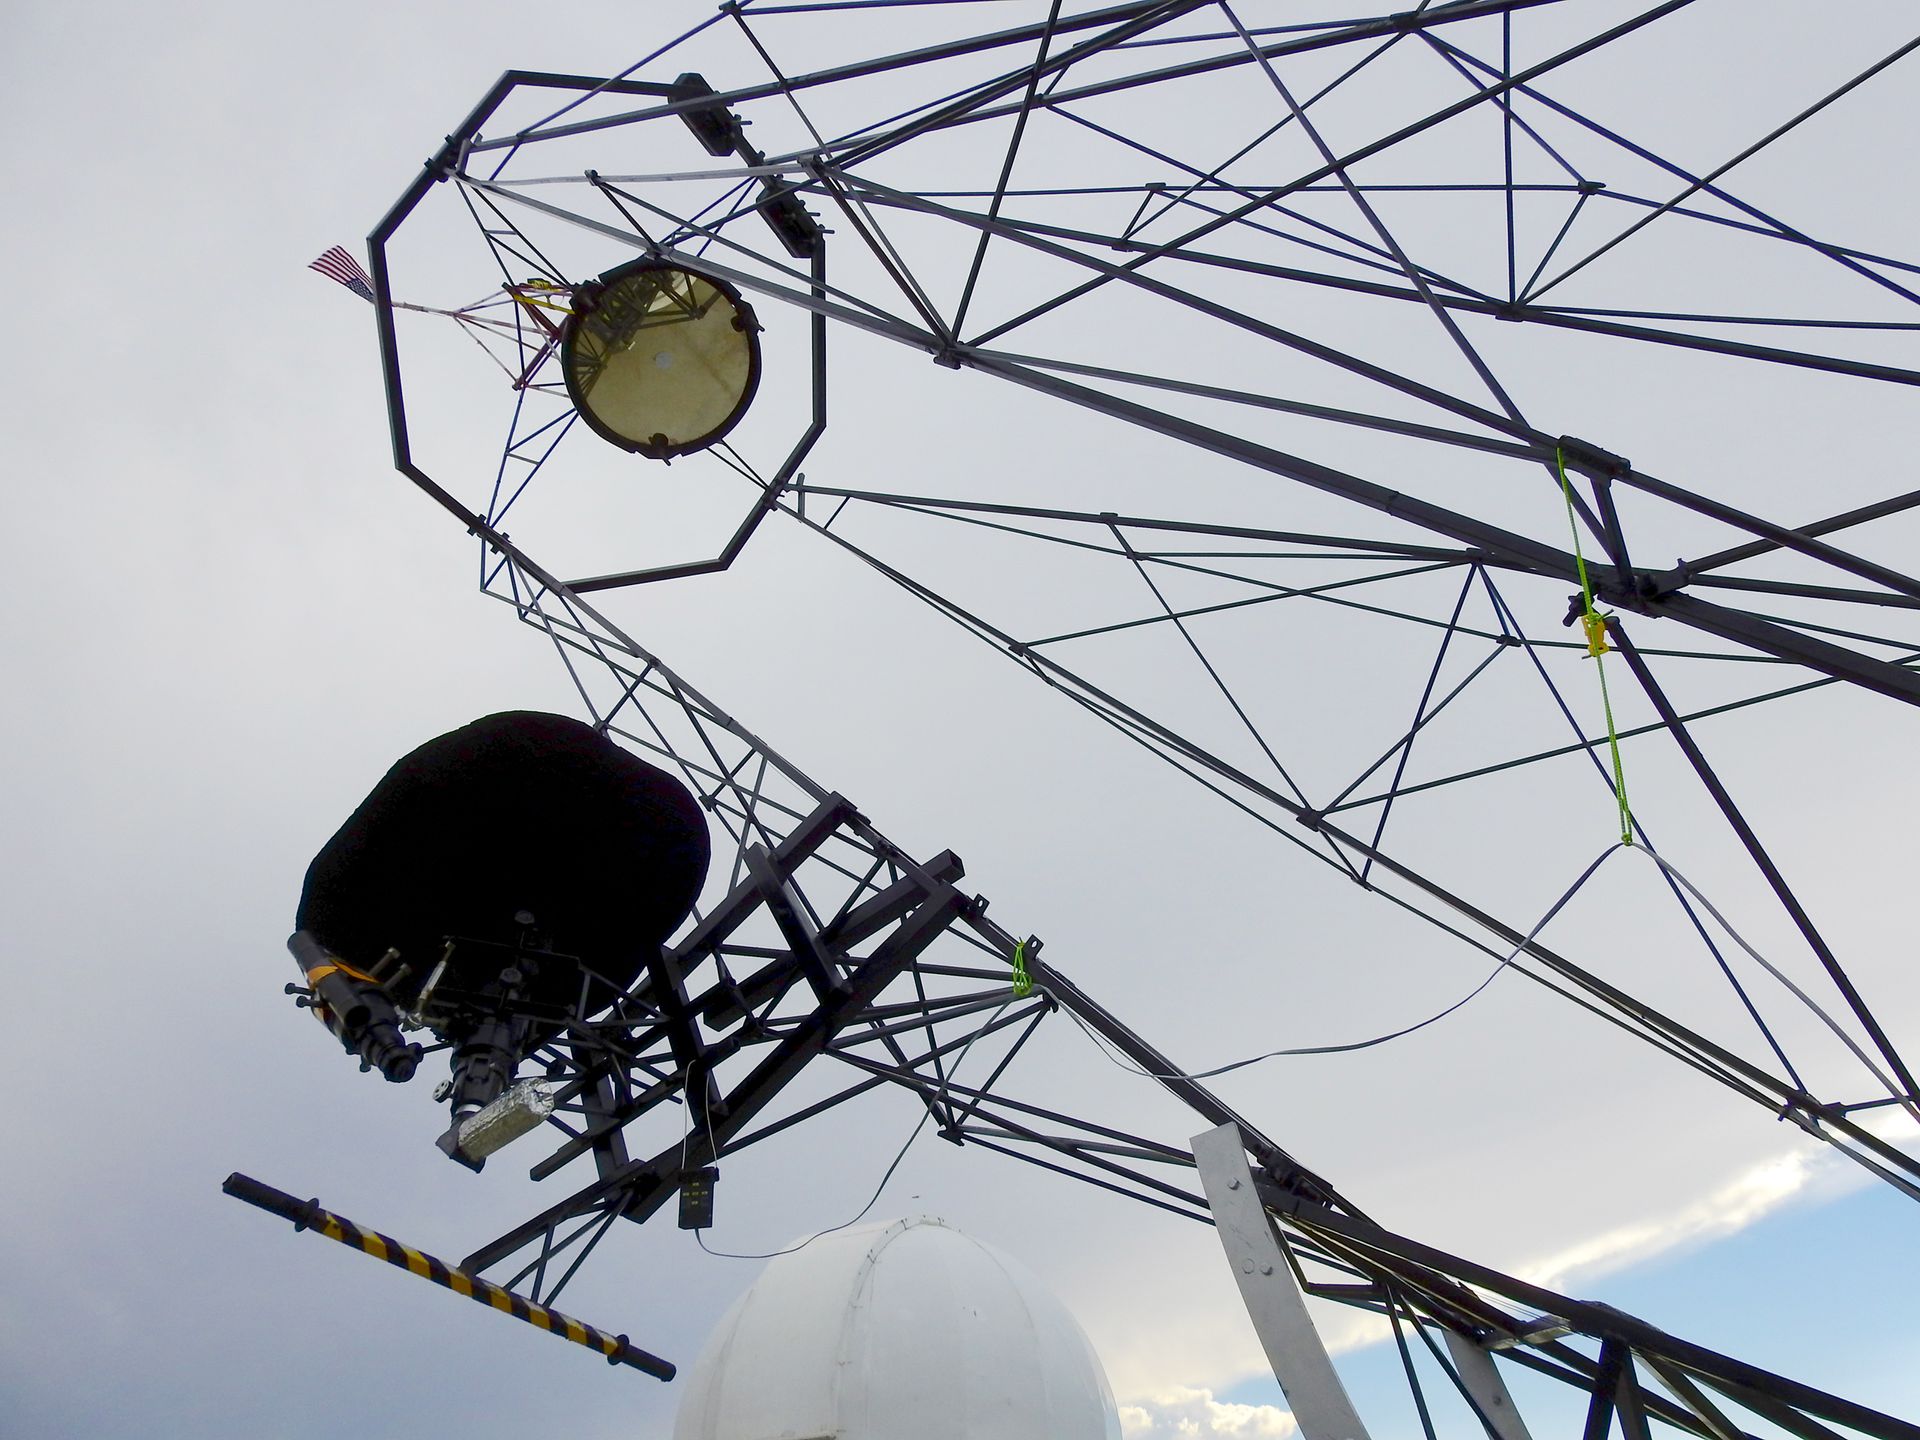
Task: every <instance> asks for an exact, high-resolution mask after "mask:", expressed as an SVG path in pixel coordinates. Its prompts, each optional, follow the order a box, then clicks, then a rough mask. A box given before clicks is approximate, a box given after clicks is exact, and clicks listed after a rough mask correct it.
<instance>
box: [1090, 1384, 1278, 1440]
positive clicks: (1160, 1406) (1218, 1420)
mask: <svg viewBox="0 0 1920 1440" xmlns="http://www.w3.org/2000/svg"><path fill="white" fill-rule="evenodd" d="M1120 1428H1121V1429H1122V1430H1123V1431H1124V1432H1125V1434H1126V1437H1127V1440H1214V1437H1223V1440H1260V1437H1265V1440H1285V1437H1287V1436H1290V1435H1292V1434H1293V1432H1294V1423H1293V1416H1292V1415H1291V1414H1289V1413H1288V1412H1287V1411H1285V1410H1282V1409H1280V1407H1279V1406H1277V1405H1231V1404H1226V1403H1223V1402H1221V1401H1219V1400H1216V1399H1214V1398H1213V1392H1212V1391H1211V1390H1195V1389H1193V1388H1191V1387H1190V1386H1186V1385H1176V1386H1173V1387H1172V1388H1171V1389H1168V1390H1164V1391H1161V1392H1160V1393H1159V1394H1157V1395H1154V1396H1152V1397H1150V1398H1148V1399H1144V1400H1135V1401H1132V1402H1130V1403H1128V1404H1125V1405H1122V1406H1121V1407H1120Z"/></svg>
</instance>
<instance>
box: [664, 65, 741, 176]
mask: <svg viewBox="0 0 1920 1440" xmlns="http://www.w3.org/2000/svg"><path fill="white" fill-rule="evenodd" d="M713 93H714V89H713V86H711V85H709V84H708V83H707V80H706V77H705V76H704V75H700V74H697V73H695V72H694V71H691V70H689V71H688V72H687V73H686V74H684V75H682V76H681V77H680V78H679V79H678V80H676V81H674V82H673V103H674V104H676V105H686V104H687V103H688V102H689V101H697V100H700V99H701V98H703V97H705V96H709V95H712V94H713ZM680 119H681V120H682V121H683V122H684V123H685V124H686V127H687V129H689V130H691V131H692V132H693V138H694V139H696V140H698V141H699V142H700V148H701V149H703V150H705V151H706V152H707V154H709V155H714V156H724V155H731V154H733V153H734V152H735V151H736V150H737V149H738V148H739V147H740V146H741V145H743V144H744V143H746V138H747V137H746V136H745V135H744V134H742V133H741V128H740V117H739V116H737V115H735V114H734V113H733V112H732V111H731V110H729V109H727V107H726V106H724V105H721V104H717V103H714V104H706V105H690V106H689V107H688V108H687V109H685V110H682V111H681V112H680Z"/></svg>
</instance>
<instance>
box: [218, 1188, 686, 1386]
mask: <svg viewBox="0 0 1920 1440" xmlns="http://www.w3.org/2000/svg"><path fill="white" fill-rule="evenodd" d="M220 1188H221V1189H222V1190H223V1191H225V1192H226V1193H227V1194H229V1195H231V1196H233V1197H234V1199H236V1200H244V1201H246V1202H247V1204H249V1205H254V1206H258V1207H259V1208H260V1209H262V1210H265V1211H267V1212H268V1213H269V1214H272V1215H278V1216H279V1217H280V1218H281V1219H282V1220H291V1221H292V1222H293V1228H294V1229H296V1230H312V1231H314V1232H315V1233H316V1234H320V1235H324V1236H326V1237H327V1238H328V1239H329V1240H338V1241H339V1242H340V1243H341V1244H342V1245H351V1246H352V1247H353V1248H354V1249H356V1250H360V1251H364V1252H365V1253H366V1254H368V1255H371V1256H373V1258H374V1259H376V1260H384V1261H386V1262H387V1263H388V1264H389V1265H395V1266H398V1267H399V1268H400V1269H402V1270H407V1271H411V1272H412V1273H413V1274H415V1275H419V1276H423V1277H425V1278H426V1279H428V1280H431V1281H433V1283H434V1284H436V1285H444V1286H446V1287H447V1289H449V1290H452V1291H454V1292H456V1293H457V1294H461V1295H464V1296H466V1297H467V1298H468V1299H469V1300H478V1301H479V1302H480V1303H481V1304H482V1305H491V1306H492V1307H493V1308H494V1309H495V1310H498V1311H500V1312H502V1313H503V1314H507V1315H511V1316H513V1318H514V1319H516V1320H524V1321H526V1322H527V1324H529V1325H532V1326H534V1327H535V1328H536V1329H540V1330H545V1331H546V1332H548V1333H549V1334H551V1335H558V1336H560V1337H561V1338H562V1339H564V1340H571V1341H573V1343H574V1344H576V1345H584V1346H586V1347H587V1348H588V1349H589V1350H598V1351H599V1352H600V1353H601V1354H602V1355H604V1356H606V1357H607V1363H608V1364H609V1365H631V1366H632V1367H633V1368H634V1369H636V1370H642V1371H645V1372H646V1373H647V1374H649V1375H652V1376H654V1377H656V1378H657V1379H661V1380H671V1379H673V1377H674V1366H673V1362H672V1361H670V1360H662V1359H661V1358H660V1357H659V1356H658V1355H649V1354H648V1353H647V1352H646V1351H644V1350H641V1349H639V1348H637V1347H636V1346H633V1345H630V1344H628V1343H627V1337H626V1336H624V1335H609V1334H607V1332H606V1331H604V1330H596V1329H594V1327H593V1326H591V1325H586V1324H583V1323H582V1322H580V1321H578V1320H575V1319H574V1318H573V1317H572V1316H571V1315H562V1314H561V1313H560V1312H559V1311H558V1310H549V1309H548V1308H547V1307H546V1306H544V1305H537V1304H535V1303H534V1302H533V1301H531V1300H529V1299H527V1298H526V1296H524V1295H516V1294H514V1293H513V1291H511V1290H505V1289H502V1288H501V1287H500V1286H498V1285H496V1284H494V1283H493V1282H492V1281H491V1280H482V1279H481V1278H480V1277H479V1276H478V1275H470V1274H468V1273H467V1272H466V1271H465V1270H457V1269H455V1268H454V1267H453V1266H451V1265H448V1264H447V1263H446V1262H445V1261H442V1260H436V1259H434V1257H433V1256H431V1255H427V1254H423V1253H422V1252H421V1251H418V1250H415V1249H413V1248H412V1247H411V1246H407V1245H402V1244H401V1243H400V1242H399V1241H398V1240H395V1239H392V1238H390V1237H389V1236H386V1235H382V1234H379V1233H378V1232H377V1231H373V1230H363V1229H361V1228H360V1227H359V1226H358V1225H356V1224H354V1223H353V1222H352V1221H351V1220H347V1219H343V1218H342V1217H340V1216H338V1215H335V1214H334V1213H332V1212H331V1211H329V1210H323V1209H321V1208H320V1202H319V1201H318V1200H296V1199H295V1198H294V1197H293V1196H291V1195H289V1194H287V1193H286V1192H285V1191H284V1190H276V1189H274V1188H273V1187H272V1186H271V1185H262V1184H261V1183H260V1182H259V1181H258V1180H255V1179H253V1178H252V1177H251V1176H248V1175H242V1174H240V1173H239V1172H237V1171H236V1172H235V1173H234V1174H232V1175H229V1176H228V1177H227V1179H226V1183H225V1184H224V1185H222V1186H221V1187H220Z"/></svg>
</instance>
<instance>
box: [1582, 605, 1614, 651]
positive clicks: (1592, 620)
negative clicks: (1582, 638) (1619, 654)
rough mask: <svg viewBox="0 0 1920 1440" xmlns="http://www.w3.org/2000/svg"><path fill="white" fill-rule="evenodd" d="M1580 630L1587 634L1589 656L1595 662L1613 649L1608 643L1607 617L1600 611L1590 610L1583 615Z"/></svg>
mask: <svg viewBox="0 0 1920 1440" xmlns="http://www.w3.org/2000/svg"><path fill="white" fill-rule="evenodd" d="M1580 628H1581V629H1582V630H1585V631H1586V632H1587V654H1588V655H1590V656H1592V657H1593V658H1594V659H1595V660H1598V659H1599V658H1600V657H1601V656H1602V655H1605V654H1607V653H1609V652H1610V651H1611V650H1612V649H1613V646H1611V645H1609V644H1608V643H1607V617H1606V616H1604V615H1602V614H1601V613H1600V612H1599V611H1598V610H1589V611H1587V612H1586V613H1585V614H1584V615H1582V616H1581V617H1580Z"/></svg>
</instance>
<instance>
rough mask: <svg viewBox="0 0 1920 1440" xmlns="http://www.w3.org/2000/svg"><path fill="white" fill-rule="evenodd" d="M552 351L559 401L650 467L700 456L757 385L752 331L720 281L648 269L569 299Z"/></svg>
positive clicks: (623, 271)
mask: <svg viewBox="0 0 1920 1440" xmlns="http://www.w3.org/2000/svg"><path fill="white" fill-rule="evenodd" d="M574 304H575V314H574V316H573V318H572V319H570V320H569V321H568V322H567V329H566V335H565V337H564V339H563V340H562V342H561V349H560V359H561V368H562V370H563V371H564V372H565V374H566V377H567V393H568V395H570V396H571V397H572V399H573V403H574V408H576V409H577V410H579V412H580V414H581V417H582V418H583V419H585V420H586V422H587V424H589V425H590V426H592V427H593V429H594V430H595V431H596V432H597V433H598V434H599V435H601V436H602V437H603V438H604V439H607V440H610V441H612V442H613V443H614V444H615V445H618V446H620V447H621V448H622V449H623V450H634V451H637V452H639V453H640V454H642V455H646V456H649V457H651V458H653V459H655V460H668V459H672V458H673V457H674V456H676V455H686V454H690V453H692V452H693V451H695V450H704V449H705V448H706V447H707V446H709V445H711V444H713V443H714V441H716V440H718V439H720V437H721V436H723V435H725V434H726V433H727V431H729V430H731V429H732V428H733V426H734V422H735V421H737V420H738V419H739V418H740V416H741V415H742V414H744V413H745V411H746V408H747V405H748V402H750V401H751V400H752V399H753V391H754V387H755V386H756V385H758V384H759V383H760V342H759V339H758V335H757V332H758V329H759V326H758V325H757V324H756V322H755V321H754V318H753V311H752V310H751V309H750V308H749V307H748V306H747V304H746V302H745V301H743V300H742V299H741V298H740V295H739V292H738V291H736V290H735V289H734V288H733V287H732V286H731V285H728V284H727V283H726V282H725V281H723V280H716V279H714V278H712V277H710V276H706V275H700V274H697V273H695V272H694V271H691V270H683V269H681V268H679V267H678V266H675V265H668V264H666V263H664V262H663V261H658V260H640V261H636V262H635V263H634V264H631V265H624V266H622V267H620V268H619V269H617V270H611V271H609V272H607V274H605V275H603V276H601V277H600V279H599V280H598V281H597V282H595V283H594V284H591V285H583V286H580V287H579V288H577V289H576V290H575V292H574Z"/></svg>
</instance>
